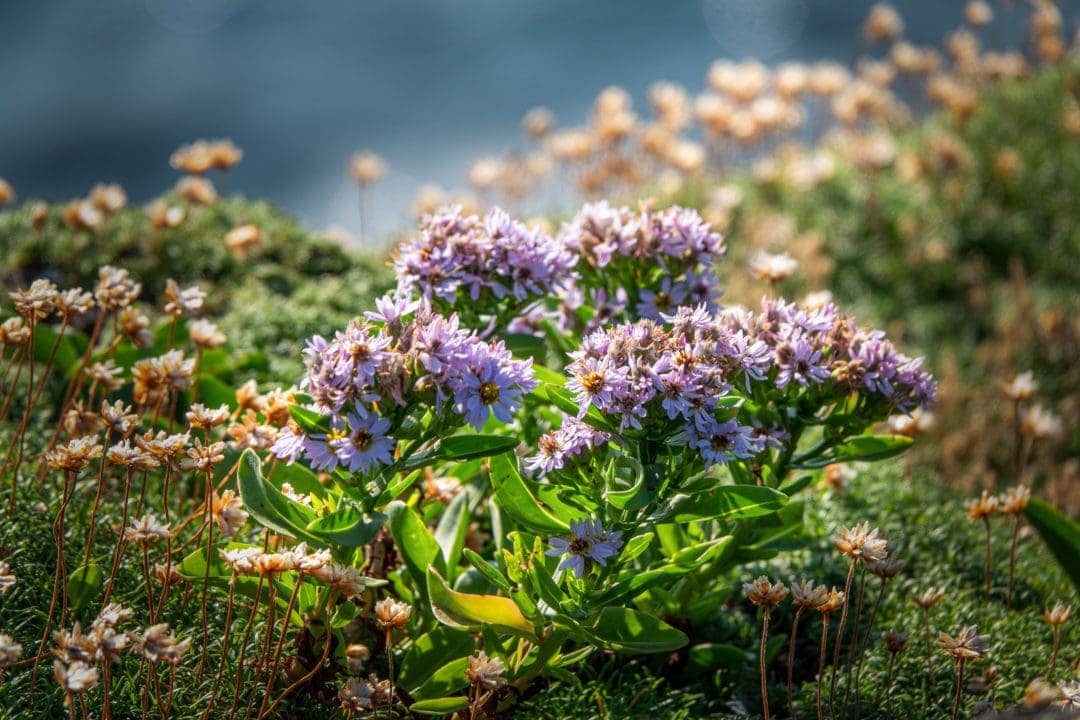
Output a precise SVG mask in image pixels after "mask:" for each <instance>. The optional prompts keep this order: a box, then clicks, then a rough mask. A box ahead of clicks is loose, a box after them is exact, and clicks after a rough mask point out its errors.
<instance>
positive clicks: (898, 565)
mask: <svg viewBox="0 0 1080 720" xmlns="http://www.w3.org/2000/svg"><path fill="white" fill-rule="evenodd" d="M905 565H907V561H906V560H900V559H899V558H894V557H891V556H890V557H888V558H886V559H885V560H876V561H874V562H871V563H867V564H866V569H867V570H868V571H869V572H870V574H872V575H877V576H878V577H879V578H883V579H886V580H889V579H892V578H894V577H896V576H897V575H899V574H900V571H901V570H903V569H904V566H905Z"/></svg>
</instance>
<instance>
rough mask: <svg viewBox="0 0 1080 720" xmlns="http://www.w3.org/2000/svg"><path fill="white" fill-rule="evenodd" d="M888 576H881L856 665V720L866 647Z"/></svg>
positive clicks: (883, 597)
mask: <svg viewBox="0 0 1080 720" xmlns="http://www.w3.org/2000/svg"><path fill="white" fill-rule="evenodd" d="M888 582H889V579H888V578H884V577H883V578H881V587H880V589H879V590H878V596H877V600H876V601H874V609H873V610H872V611H871V612H870V620H869V621H868V622H867V623H866V635H864V636H863V641H862V646H861V647H860V648H859V662H858V665H856V667H855V720H859V710H860V708H859V691H860V689H861V682H862V666H863V660H864V659H865V658H866V648H867V647H868V646H869V645H870V634H871V633H873V632H874V621H875V620H877V615H878V611H879V610H881V601H882V600H884V599H885V588H886V586H887V585H888Z"/></svg>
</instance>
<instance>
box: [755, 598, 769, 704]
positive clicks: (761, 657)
mask: <svg viewBox="0 0 1080 720" xmlns="http://www.w3.org/2000/svg"><path fill="white" fill-rule="evenodd" d="M768 636H769V608H768V607H766V608H765V620H764V621H763V622H762V623H761V650H760V652H759V653H758V664H759V665H760V666H761V706H762V708H764V713H765V720H769V692H768V687H767V684H766V681H765V641H766V640H767V639H768Z"/></svg>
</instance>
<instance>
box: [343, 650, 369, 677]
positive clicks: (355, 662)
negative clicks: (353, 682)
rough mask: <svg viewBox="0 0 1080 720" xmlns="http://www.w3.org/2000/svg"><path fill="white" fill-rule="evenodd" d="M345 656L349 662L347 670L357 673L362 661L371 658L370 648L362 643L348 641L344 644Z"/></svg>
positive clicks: (362, 663)
mask: <svg viewBox="0 0 1080 720" xmlns="http://www.w3.org/2000/svg"><path fill="white" fill-rule="evenodd" d="M345 658H346V660H348V662H349V672H352V673H359V672H360V671H361V670H363V669H364V663H366V662H367V661H368V660H370V659H371V650H370V649H368V646H367V645H364V644H362V643H350V644H349V645H346V646H345Z"/></svg>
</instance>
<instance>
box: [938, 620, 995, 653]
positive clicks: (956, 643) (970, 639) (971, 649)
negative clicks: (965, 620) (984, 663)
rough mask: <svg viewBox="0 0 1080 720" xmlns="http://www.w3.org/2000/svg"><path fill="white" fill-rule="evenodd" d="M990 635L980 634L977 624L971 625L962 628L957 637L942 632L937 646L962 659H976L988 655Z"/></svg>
mask: <svg viewBox="0 0 1080 720" xmlns="http://www.w3.org/2000/svg"><path fill="white" fill-rule="evenodd" d="M989 640H990V636H989V635H979V628H978V626H976V625H969V626H967V627H965V628H963V629H961V630H960V632H959V633H957V635H956V637H952V636H951V635H946V634H945V633H941V635H940V636H939V637H938V640H937V646H938V647H939V648H941V649H942V650H944V651H945V652H946V653H948V654H949V655H952V656H953V657H954V658H956V660H957V661H960V660H974V659H977V658H981V657H982V656H984V655H986V653H987V651H988V650H989V649H990V645H989V642H988V641H989Z"/></svg>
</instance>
